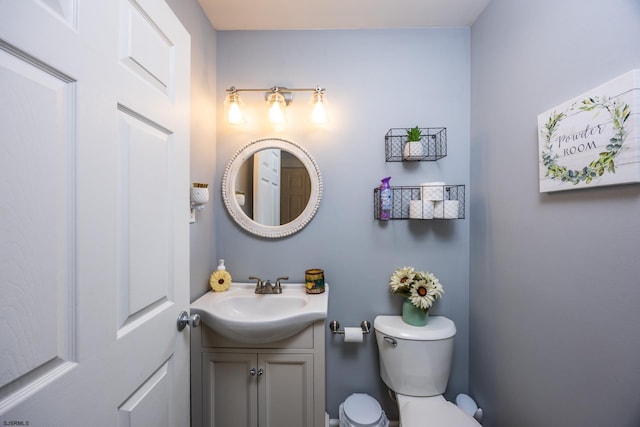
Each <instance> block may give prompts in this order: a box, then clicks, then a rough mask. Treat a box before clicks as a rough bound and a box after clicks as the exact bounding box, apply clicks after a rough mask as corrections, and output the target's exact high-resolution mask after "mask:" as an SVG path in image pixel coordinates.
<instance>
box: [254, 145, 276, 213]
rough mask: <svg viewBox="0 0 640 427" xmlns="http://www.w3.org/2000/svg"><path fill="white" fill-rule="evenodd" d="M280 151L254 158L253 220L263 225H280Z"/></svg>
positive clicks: (261, 151) (268, 151) (262, 151)
mask: <svg viewBox="0 0 640 427" xmlns="http://www.w3.org/2000/svg"><path fill="white" fill-rule="evenodd" d="M280 156H281V153H280V150H278V149H275V148H274V149H265V150H260V151H259V152H257V153H256V154H254V156H253V164H254V166H253V168H254V171H255V173H254V183H253V219H254V220H255V221H256V222H258V223H260V224H262V225H280V162H281V159H280Z"/></svg>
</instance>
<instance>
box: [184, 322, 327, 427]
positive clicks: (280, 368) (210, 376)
mask: <svg viewBox="0 0 640 427" xmlns="http://www.w3.org/2000/svg"><path fill="white" fill-rule="evenodd" d="M199 329H200V331H199V333H195V332H197V331H198V330H197V329H195V330H194V333H193V335H192V426H207V427H227V426H233V427H282V426H296V427H298V426H300V427H324V423H325V368H324V334H325V331H324V321H318V322H315V323H314V324H313V325H311V326H309V327H307V328H306V329H305V330H303V331H301V332H300V333H298V334H296V335H294V336H292V337H290V338H288V339H285V340H281V341H279V342H276V343H268V344H252V345H250V346H249V345H246V344H242V343H239V342H234V341H232V340H229V339H227V338H224V337H222V336H220V335H218V334H216V333H215V332H214V331H213V330H211V329H210V328H207V326H205V325H203V327H202V328H199ZM194 346H197V348H194ZM194 350H195V351H194Z"/></svg>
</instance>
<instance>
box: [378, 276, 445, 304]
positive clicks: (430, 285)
mask: <svg viewBox="0 0 640 427" xmlns="http://www.w3.org/2000/svg"><path fill="white" fill-rule="evenodd" d="M389 286H390V287H391V292H392V293H394V294H399V295H402V296H403V297H405V298H407V299H409V301H411V304H413V305H414V306H416V307H417V308H419V309H421V310H423V311H424V312H427V311H429V308H431V306H432V305H433V303H434V301H435V300H437V299H438V298H440V297H441V296H442V294H443V293H444V289H443V288H442V285H441V284H440V281H439V280H438V278H437V277H436V276H435V275H433V274H432V273H429V272H428V271H415V270H414V268H413V267H402V268H399V269H397V270H396V271H394V272H393V274H392V275H391V280H390V281H389Z"/></svg>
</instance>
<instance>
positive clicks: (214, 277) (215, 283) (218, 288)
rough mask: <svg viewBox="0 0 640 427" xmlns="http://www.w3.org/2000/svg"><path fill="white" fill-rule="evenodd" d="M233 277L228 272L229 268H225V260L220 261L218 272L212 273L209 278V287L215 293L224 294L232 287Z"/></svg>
mask: <svg viewBox="0 0 640 427" xmlns="http://www.w3.org/2000/svg"><path fill="white" fill-rule="evenodd" d="M231 280H232V279H231V275H230V274H229V273H228V272H227V268H226V267H225V266H224V260H223V259H221V260H219V261H218V267H217V268H216V271H214V272H213V273H211V277H210V278H209V285H210V286H211V289H212V290H213V291H214V292H224V291H226V290H227V289H229V286H231Z"/></svg>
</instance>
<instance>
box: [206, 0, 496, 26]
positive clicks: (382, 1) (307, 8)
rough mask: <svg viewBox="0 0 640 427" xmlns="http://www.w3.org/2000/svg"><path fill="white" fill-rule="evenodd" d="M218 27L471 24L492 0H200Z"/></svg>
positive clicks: (210, 18) (212, 21)
mask: <svg viewBox="0 0 640 427" xmlns="http://www.w3.org/2000/svg"><path fill="white" fill-rule="evenodd" d="M198 1H199V2H200V5H201V6H202V9H204V11H205V13H206V14H207V16H208V17H209V20H210V21H211V23H212V24H213V27H214V28H215V29H216V30H221V31H222V30H304V29H377V28H422V27H461V26H463V27H468V26H471V24H473V23H474V21H475V20H476V19H477V18H478V16H479V15H480V13H482V11H483V10H484V9H485V7H487V5H488V4H489V1H490V0H198Z"/></svg>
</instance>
